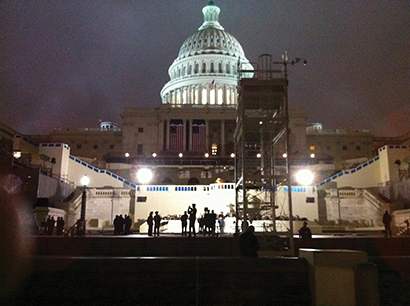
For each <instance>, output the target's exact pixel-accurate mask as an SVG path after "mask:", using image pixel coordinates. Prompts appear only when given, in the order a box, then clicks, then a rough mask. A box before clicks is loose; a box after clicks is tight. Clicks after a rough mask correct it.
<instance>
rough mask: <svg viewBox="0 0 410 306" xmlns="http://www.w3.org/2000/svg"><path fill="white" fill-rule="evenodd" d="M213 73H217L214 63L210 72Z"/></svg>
mask: <svg viewBox="0 0 410 306" xmlns="http://www.w3.org/2000/svg"><path fill="white" fill-rule="evenodd" d="M210 72H211V73H214V72H215V69H214V63H211V71H210Z"/></svg>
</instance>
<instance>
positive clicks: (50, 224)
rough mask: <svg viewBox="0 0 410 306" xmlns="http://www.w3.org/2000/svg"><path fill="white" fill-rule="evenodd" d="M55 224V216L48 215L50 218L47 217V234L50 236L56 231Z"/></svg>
mask: <svg viewBox="0 0 410 306" xmlns="http://www.w3.org/2000/svg"><path fill="white" fill-rule="evenodd" d="M54 224H55V220H54V217H50V216H48V219H47V234H48V235H49V236H52V235H53V232H54Z"/></svg>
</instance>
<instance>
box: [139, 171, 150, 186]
mask: <svg viewBox="0 0 410 306" xmlns="http://www.w3.org/2000/svg"><path fill="white" fill-rule="evenodd" d="M152 177H153V173H152V171H151V170H150V169H148V168H142V169H140V170H138V172H137V179H138V181H139V182H140V183H141V184H147V183H149V182H150V181H151V180H152Z"/></svg>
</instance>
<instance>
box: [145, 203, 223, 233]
mask: <svg viewBox="0 0 410 306" xmlns="http://www.w3.org/2000/svg"><path fill="white" fill-rule="evenodd" d="M179 219H180V220H181V227H182V236H189V237H192V236H193V237H196V234H197V233H196V230H195V222H196V221H198V223H199V231H200V232H202V233H203V235H204V236H205V235H208V236H215V225H216V222H217V221H218V226H219V229H220V232H222V228H223V222H224V221H223V217H219V219H218V220H217V215H216V213H215V212H214V211H213V210H211V211H210V210H209V209H205V213H204V215H203V216H201V217H200V218H198V219H197V208H196V204H192V206H188V209H187V210H186V211H184V213H183V214H182V215H181V217H180V218H179ZM161 220H162V218H161V216H160V215H159V212H158V211H156V212H155V215H154V212H153V211H151V212H150V213H149V215H148V218H147V225H148V236H156V237H157V236H159V230H160V226H161Z"/></svg>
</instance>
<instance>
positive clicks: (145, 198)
mask: <svg viewBox="0 0 410 306" xmlns="http://www.w3.org/2000/svg"><path fill="white" fill-rule="evenodd" d="M137 202H147V197H137Z"/></svg>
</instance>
